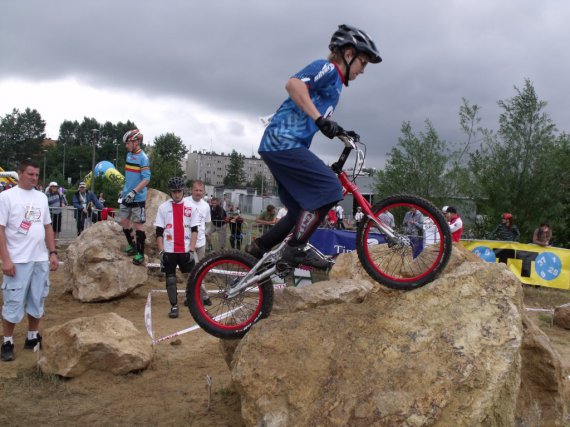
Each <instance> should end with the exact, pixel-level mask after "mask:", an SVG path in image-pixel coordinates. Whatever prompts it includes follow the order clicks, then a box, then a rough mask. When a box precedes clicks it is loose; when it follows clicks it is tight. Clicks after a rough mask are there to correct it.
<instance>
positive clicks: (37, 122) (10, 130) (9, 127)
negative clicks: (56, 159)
mask: <svg viewBox="0 0 570 427" xmlns="http://www.w3.org/2000/svg"><path fill="white" fill-rule="evenodd" d="M45 127H46V124H45V121H44V120H43V119H42V117H41V115H40V113H38V112H37V111H36V110H30V109H29V108H26V109H25V110H24V112H20V110H18V109H16V108H14V109H13V110H12V113H10V114H6V115H5V116H4V117H3V118H2V119H0V153H2V160H1V163H2V165H1V166H3V167H4V168H5V169H13V170H16V167H17V166H18V162H19V161H20V160H23V159H26V158H32V159H35V160H36V161H38V162H40V164H42V166H43V163H42V161H43V152H42V150H43V147H42V141H43V140H44V139H45V136H46V135H45Z"/></svg>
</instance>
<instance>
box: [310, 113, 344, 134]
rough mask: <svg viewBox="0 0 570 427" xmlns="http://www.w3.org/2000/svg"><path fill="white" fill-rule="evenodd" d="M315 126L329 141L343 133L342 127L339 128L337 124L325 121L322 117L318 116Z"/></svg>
mask: <svg viewBox="0 0 570 427" xmlns="http://www.w3.org/2000/svg"><path fill="white" fill-rule="evenodd" d="M315 124H316V125H317V127H318V128H319V130H320V131H321V132H322V133H323V135H324V136H326V137H327V138H330V139H333V138H334V137H335V136H337V135H338V134H339V133H341V132H344V130H343V129H342V127H340V126H339V124H338V123H337V122H334V121H332V120H329V119H325V118H324V117H323V116H320V117H319V118H318V119H317V120H315Z"/></svg>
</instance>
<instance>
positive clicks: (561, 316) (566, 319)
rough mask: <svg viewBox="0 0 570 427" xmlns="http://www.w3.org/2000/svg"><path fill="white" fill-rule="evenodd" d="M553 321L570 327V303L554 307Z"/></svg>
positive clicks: (567, 327)
mask: <svg viewBox="0 0 570 427" xmlns="http://www.w3.org/2000/svg"><path fill="white" fill-rule="evenodd" d="M552 321H553V323H554V324H555V325H556V326H558V327H560V328H564V329H570V304H564V305H561V306H560V307H556V308H555V309H554V317H553V319H552Z"/></svg>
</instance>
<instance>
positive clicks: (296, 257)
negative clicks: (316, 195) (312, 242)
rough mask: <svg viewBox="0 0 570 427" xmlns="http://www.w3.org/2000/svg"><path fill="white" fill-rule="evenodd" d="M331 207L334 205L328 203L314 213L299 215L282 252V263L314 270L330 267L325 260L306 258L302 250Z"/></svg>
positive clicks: (305, 212) (308, 212) (307, 212)
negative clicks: (306, 266) (308, 267)
mask: <svg viewBox="0 0 570 427" xmlns="http://www.w3.org/2000/svg"><path fill="white" fill-rule="evenodd" d="M333 205H334V203H330V204H327V205H325V206H321V207H320V208H318V209H317V210H314V211H303V212H301V215H300V216H299V218H298V219H297V223H296V224H295V228H294V229H293V235H292V236H291V239H289V241H288V242H287V246H286V247H285V250H284V251H283V257H282V260H283V261H285V262H286V263H287V264H290V265H292V266H296V265H297V264H304V265H308V266H312V267H316V268H329V267H330V264H329V262H328V261H326V260H323V259H320V258H309V257H308V256H307V252H305V250H304V249H305V245H306V244H307V242H308V241H309V238H310V237H311V236H312V234H313V233H314V232H315V230H316V229H317V227H318V226H319V224H320V223H321V222H322V220H323V218H324V217H325V216H326V214H327V212H328V211H329V209H330V208H331V206H333Z"/></svg>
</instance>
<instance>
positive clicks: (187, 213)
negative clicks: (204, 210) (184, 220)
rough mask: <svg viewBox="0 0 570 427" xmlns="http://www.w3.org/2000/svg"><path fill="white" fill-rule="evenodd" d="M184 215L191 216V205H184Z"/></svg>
mask: <svg viewBox="0 0 570 427" xmlns="http://www.w3.org/2000/svg"><path fill="white" fill-rule="evenodd" d="M184 216H186V217H191V216H192V207H191V206H184Z"/></svg>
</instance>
